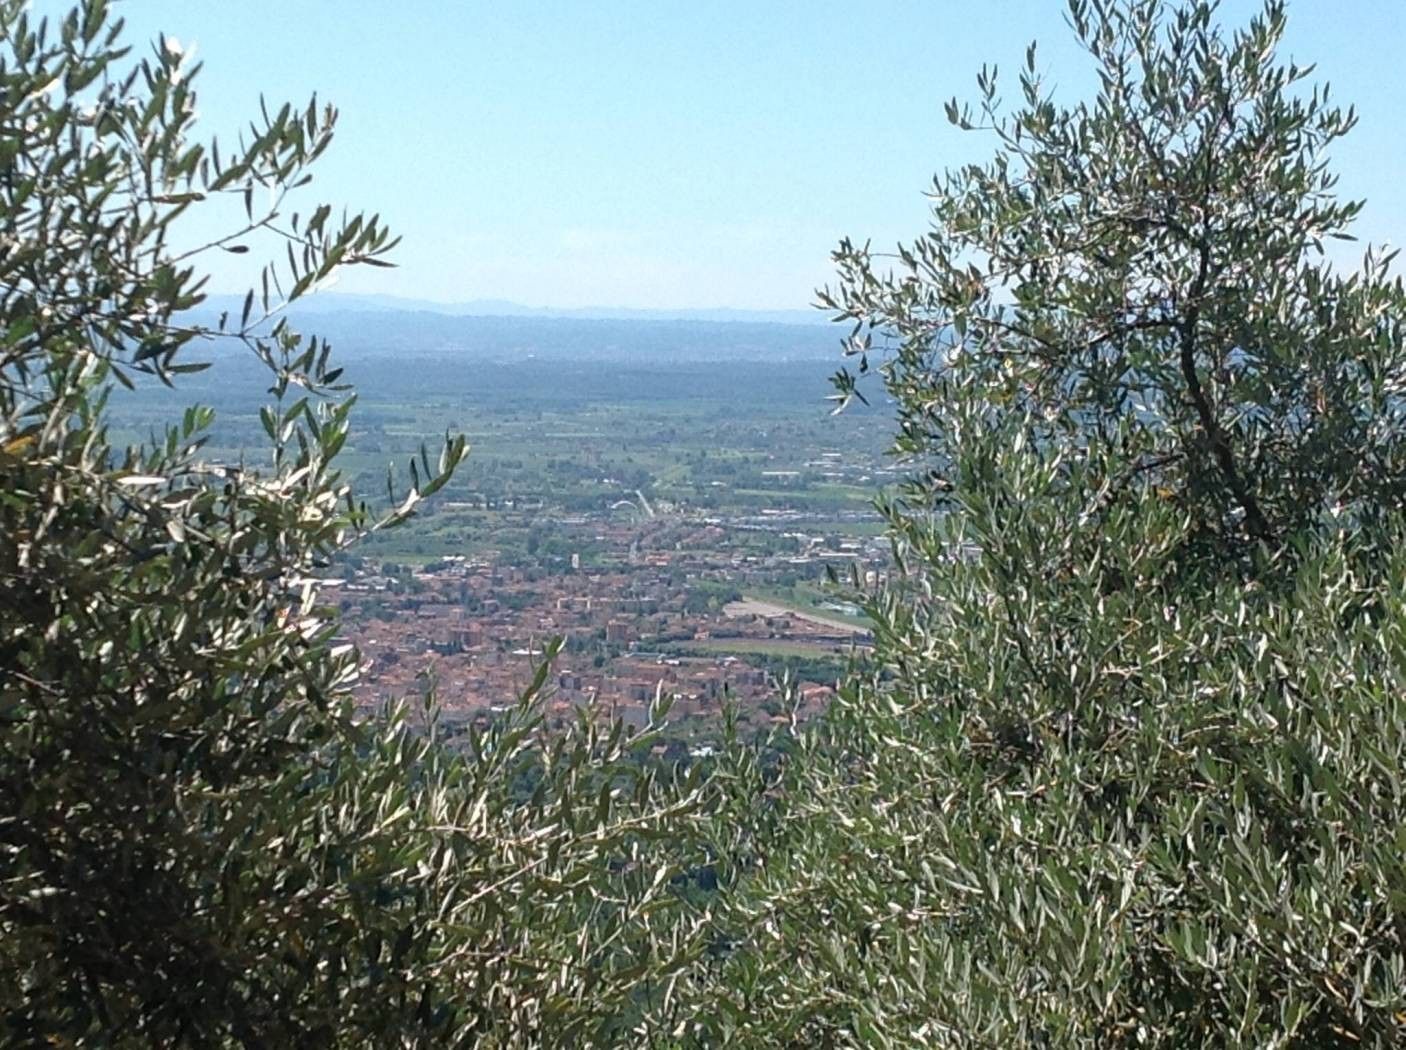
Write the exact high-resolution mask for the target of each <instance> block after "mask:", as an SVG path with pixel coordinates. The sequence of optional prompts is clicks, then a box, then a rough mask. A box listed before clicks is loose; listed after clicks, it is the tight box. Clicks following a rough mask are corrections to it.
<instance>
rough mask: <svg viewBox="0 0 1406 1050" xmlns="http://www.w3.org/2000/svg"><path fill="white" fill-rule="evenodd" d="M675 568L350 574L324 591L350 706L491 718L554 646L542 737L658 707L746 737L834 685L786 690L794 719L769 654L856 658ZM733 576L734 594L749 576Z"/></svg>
mask: <svg viewBox="0 0 1406 1050" xmlns="http://www.w3.org/2000/svg"><path fill="white" fill-rule="evenodd" d="M675 553H678V552H674V551H658V550H653V551H649V552H648V553H647V554H643V555H637V557H636V558H635V563H634V564H625V565H621V566H619V567H617V568H615V569H613V570H601V571H580V570H577V571H572V572H565V573H555V574H542V573H530V572H528V571H525V570H523V569H521V568H512V567H505V566H501V565H498V564H495V563H494V562H493V561H492V560H490V559H473V560H471V559H467V558H463V557H451V558H446V559H443V560H441V561H439V562H437V563H435V564H432V565H430V566H427V567H425V568H422V569H418V570H415V571H413V572H409V571H408V570H407V571H403V572H402V574H401V575H399V576H394V577H393V576H388V575H384V574H382V573H381V572H380V571H360V572H355V573H353V574H351V575H350V576H348V577H347V578H345V579H342V580H328V581H324V587H325V588H327V591H326V592H325V593H326V595H327V596H328V597H329V598H331V599H332V600H334V601H336V602H337V603H338V604H339V605H340V606H341V609H342V622H343V624H344V629H345V631H346V637H345V638H344V639H343V640H344V641H347V642H351V643H353V644H354V645H355V646H356V647H357V649H358V650H359V652H360V654H361V657H362V660H363V664H362V672H361V676H360V680H359V682H358V684H357V685H356V695H357V699H358V702H359V703H360V704H361V705H363V706H365V707H367V708H374V707H378V706H380V705H382V704H384V703H385V702H387V701H389V700H393V699H396V698H400V697H405V696H412V695H416V694H418V693H421V692H423V691H425V689H427V688H431V687H432V688H433V690H434V692H435V695H436V697H437V700H438V702H439V705H440V707H441V709H442V711H443V713H444V717H445V718H446V719H450V720H452V719H469V718H473V717H476V716H485V717H487V716H490V715H491V714H492V713H493V712H494V711H501V710H502V709H504V708H505V707H506V706H508V705H511V704H513V703H514V702H515V701H516V699H517V698H518V697H519V696H520V695H521V694H522V693H523V691H524V690H526V689H527V688H528V686H529V685H530V684H531V683H532V682H533V681H534V678H535V676H536V674H537V670H538V668H539V667H540V666H541V664H542V662H543V660H544V657H545V651H546V647H547V646H548V644H549V642H550V641H551V640H552V639H560V640H561V650H560V652H559V654H558V655H557V657H556V658H555V659H554V660H553V661H552V665H551V668H550V673H549V675H548V677H547V679H546V689H545V690H544V692H545V694H546V695H545V697H544V699H543V703H544V704H545V705H546V717H547V721H548V724H549V725H550V724H562V723H565V722H566V721H568V720H571V719H574V718H575V717H576V712H577V709H578V708H581V707H591V708H594V709H595V710H597V711H601V712H604V713H605V714H607V715H610V716H614V717H619V718H622V719H623V720H625V721H626V722H627V723H629V724H633V725H643V724H645V723H646V722H647V721H648V719H649V712H650V709H651V706H652V705H653V704H654V703H655V702H656V701H657V700H658V699H661V698H667V699H668V700H669V701H671V704H672V706H671V710H670V714H669V718H670V721H671V723H673V724H684V723H689V722H693V723H696V724H698V725H705V724H709V723H712V722H715V721H716V718H717V715H718V713H719V712H720V710H721V708H722V705H723V704H724V703H725V702H726V701H727V700H728V699H729V698H730V699H732V700H734V701H735V702H736V704H737V706H738V709H739V711H740V712H741V714H742V716H743V718H744V720H750V721H752V722H754V723H762V722H764V721H767V720H771V721H784V720H789V719H790V718H792V717H794V716H795V715H796V714H797V713H799V714H800V715H801V716H804V715H806V714H810V713H813V712H814V711H816V710H819V709H820V708H821V707H823V706H824V704H825V703H826V702H827V701H828V699H829V697H830V695H831V684H832V683H830V682H826V681H816V680H812V681H801V682H799V683H797V688H796V700H797V701H798V703H799V709H798V711H797V710H793V707H794V705H788V704H787V702H786V701H785V699H784V698H783V697H782V695H781V692H780V690H779V689H778V686H777V683H776V681H775V678H774V675H773V674H772V673H770V672H769V671H768V670H767V669H766V668H765V667H763V666H757V664H758V663H762V664H765V663H766V662H767V661H766V659H765V657H766V655H767V654H768V653H770V654H771V655H779V654H789V655H796V654H807V653H809V654H813V655H814V656H818V657H825V656H831V657H833V656H835V655H836V654H840V653H842V652H843V651H844V650H845V649H847V648H848V647H850V646H852V645H854V644H857V643H858V644H862V642H863V641H864V632H863V631H862V630H860V629H858V628H855V627H852V626H848V625H846V624H844V623H842V622H839V621H831V620H827V619H826V618H824V617H817V616H814V615H809V614H807V613H805V612H803V611H794V610H789V609H786V608H783V607H781V606H776V605H771V604H767V603H756V602H736V601H732V602H728V601H723V600H719V599H717V598H714V599H713V600H712V601H705V602H703V603H700V602H699V601H698V600H697V598H696V596H695V597H694V598H692V599H691V598H690V590H691V589H690V586H689V584H688V582H687V579H686V578H685V580H684V582H680V574H679V572H678V566H677V565H675V564H673V562H674V561H675V559H674V558H672V557H671V555H673V554H675ZM677 560H679V561H681V562H684V563H687V562H688V561H689V560H690V559H689V558H688V557H687V556H681V557H680V558H679V559H677ZM733 568H734V572H733V573H731V575H732V576H734V577H735V578H736V580H737V581H738V582H739V583H742V582H745V581H746V578H747V577H748V576H749V575H750V573H749V568H750V567H749V566H748V564H747V563H746V561H745V560H744V561H741V562H740V563H739V564H738V565H737V566H735V567H733ZM685 577H687V574H686V573H685ZM724 578H726V577H724Z"/></svg>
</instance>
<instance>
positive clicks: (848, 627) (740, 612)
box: [723, 597, 869, 635]
mask: <svg viewBox="0 0 1406 1050" xmlns="http://www.w3.org/2000/svg"><path fill="white" fill-rule="evenodd" d="M723 615H724V616H732V617H740V616H794V617H795V618H796V619H798V620H805V621H807V622H809V623H815V624H819V625H820V626H822V627H829V628H831V629H833V630H836V631H844V632H845V633H847V634H855V635H859V634H868V633H869V630H868V628H866V627H862V626H859V625H857V624H853V623H846V622H845V621H844V620H837V619H834V618H832V617H829V616H820V615H818V614H816V613H813V612H810V611H808V610H806V609H800V608H797V607H796V606H794V605H781V604H779V603H777V602H773V601H764V600H762V599H760V598H753V597H744V598H743V599H742V600H741V601H738V602H728V603H727V604H726V605H725V606H723Z"/></svg>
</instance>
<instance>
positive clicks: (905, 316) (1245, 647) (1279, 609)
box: [700, 0, 1406, 1047]
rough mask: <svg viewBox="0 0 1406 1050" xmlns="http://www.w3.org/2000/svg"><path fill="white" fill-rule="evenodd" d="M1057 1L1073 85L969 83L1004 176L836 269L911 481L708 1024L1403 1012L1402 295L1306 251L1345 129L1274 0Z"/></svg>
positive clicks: (1238, 1020)
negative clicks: (1330, 156)
mask: <svg viewBox="0 0 1406 1050" xmlns="http://www.w3.org/2000/svg"><path fill="white" fill-rule="evenodd" d="M1068 16H1069V19H1068V20H1069V23H1070V25H1071V28H1072V31H1073V32H1074V34H1075V35H1076V37H1077V39H1078V40H1079V42H1080V43H1081V44H1082V45H1083V50H1084V53H1086V54H1087V56H1088V59H1089V61H1090V62H1091V64H1092V67H1093V70H1094V72H1095V73H1096V77H1097V80H1096V83H1097V90H1096V93H1095V94H1094V96H1093V97H1092V98H1091V99H1089V100H1087V101H1078V100H1072V99H1068V98H1066V97H1062V96H1060V95H1058V94H1056V93H1055V92H1053V91H1052V90H1051V89H1050V88H1049V87H1048V86H1047V84H1046V81H1045V79H1044V78H1043V77H1042V73H1041V63H1040V61H1039V59H1038V57H1037V52H1036V50H1035V48H1034V47H1032V48H1031V49H1030V50H1029V52H1028V53H1027V55H1026V62H1025V66H1024V69H1023V70H1022V71H1021V72H1020V73H1019V75H1018V77H1017V78H1016V81H1017V82H1016V88H1015V91H1014V94H1015V95H1016V96H1017V102H1016V104H1015V105H1014V107H1013V108H1008V107H1007V106H1005V105H1003V104H1002V103H1001V94H1000V90H999V88H998V83H999V82H998V79H997V73H996V70H995V69H986V70H983V72H982V74H981V76H980V78H979V80H978V86H979V96H978V99H977V101H976V102H975V103H974V104H972V105H964V104H961V103H957V102H953V103H952V104H951V105H949V107H948V114H949V116H950V118H951V119H952V121H954V122H955V123H956V124H957V125H959V126H960V127H963V128H969V129H972V130H973V131H974V132H976V133H979V134H984V135H986V136H987V137H989V138H990V139H991V140H992V142H993V143H994V155H993V156H992V158H991V160H990V161H989V162H987V163H984V164H972V165H966V166H963V167H960V168H958V169H956V170H951V171H948V172H947V173H945V174H944V175H942V176H940V177H938V178H937V179H936V180H935V181H934V184H933V186H932V190H931V199H932V224H931V227H930V228H929V230H928V231H927V232H926V233H925V234H924V235H923V236H922V237H920V238H919V239H918V240H916V241H915V242H913V243H911V244H907V245H903V246H900V247H899V248H898V249H897V250H896V252H894V253H893V254H891V255H884V254H880V253H877V252H874V251H873V250H872V249H871V248H870V247H869V246H867V245H865V246H860V245H857V244H854V243H848V242H847V243H844V244H842V246H841V248H840V250H839V251H838V252H837V254H836V261H837V265H838V268H839V281H838V283H837V285H836V286H835V287H834V288H831V289H827V290H826V291H825V292H824V293H823V294H822V300H823V303H824V305H826V306H827V307H829V308H831V309H832V310H833V311H834V312H835V313H836V315H837V316H838V317H840V318H842V319H844V320H845V321H847V322H848V323H850V324H851V325H852V326H853V327H852V332H851V335H850V337H849V339H848V341H847V347H848V350H849V352H850V353H851V354H852V355H853V356H854V358H855V361H856V364H855V365H854V366H851V367H847V368H846V369H845V370H843V371H842V372H841V373H840V374H839V375H838V376H837V377H836V378H837V385H838V388H839V389H838V390H837V392H836V396H837V397H838V398H839V399H840V400H842V401H843V400H846V399H848V398H852V397H863V396H865V391H866V383H867V382H868V381H869V377H870V376H871V375H873V374H877V376H878V378H879V380H880V381H881V382H882V384H883V387H884V390H885V392H886V393H887V394H888V396H889V397H891V398H892V399H893V401H894V402H895V403H896V405H897V411H898V424H899V426H898V436H897V439H896V441H895V451H896V453H897V454H898V455H900V456H901V457H904V461H905V462H908V463H909V464H910V465H911V468H912V477H911V480H910V483H909V484H908V485H906V486H905V487H904V488H903V489H902V490H901V491H900V492H898V493H897V494H896V495H895V496H894V497H893V498H892V499H891V500H889V501H888V502H887V503H886V504H884V507H883V509H884V511H885V513H886V515H887V517H888V521H889V523H890V527H891V533H892V536H893V542H894V552H895V559H896V568H895V572H894V574H893V576H894V578H893V580H892V581H891V582H890V583H889V584H888V585H886V586H885V587H883V588H881V589H879V590H878V591H876V592H873V593H869V594H867V596H865V600H866V602H867V605H868V608H869V611H870V613H871V614H872V616H873V619H874V629H875V635H876V650H875V654H874V659H873V666H872V667H871V668H870V669H868V670H867V671H863V672H860V673H857V674H856V675H854V676H853V677H852V678H851V680H850V681H849V682H848V683H847V684H846V686H845V688H844V689H843V690H842V693H841V696H840V698H839V700H838V701H837V703H836V705H835V708H834V709H833V710H832V712H831V715H830V717H829V718H828V719H826V720H825V721H823V722H822V723H820V724H818V725H817V726H815V727H812V728H811V729H810V730H808V731H806V732H805V733H804V734H802V737H801V739H800V740H799V741H798V742H797V746H796V749H795V751H794V753H793V754H792V755H790V756H789V757H788V760H787V763H786V765H785V770H784V774H783V777H782V783H781V785H780V786H779V787H778V788H776V789H775V790H773V791H771V792H770V793H769V794H768V802H767V807H766V809H765V811H764V816H759V817H758V819H757V821H756V823H755V825H754V826H753V827H752V828H751V829H750V830H749V831H746V832H743V833H740V834H741V841H742V843H743V846H742V847H740V848H739V849H738V851H737V855H738V856H745V857H747V858H749V861H748V863H747V865H746V870H745V871H740V872H739V873H738V874H737V878H738V880H739V883H740V885H741V887H742V888H741V890H740V891H739V892H738V893H736V894H733V895H731V896H729V898H728V899H727V901H726V908H725V912H726V915H725V917H723V918H720V920H719V921H720V922H723V923H725V924H726V926H727V931H728V932H727V934H726V936H727V937H728V938H729V943H730V944H731V945H733V946H734V948H735V950H733V951H731V952H730V953H729V954H728V955H727V957H726V958H725V959H722V960H720V961H719V962H718V963H717V973H718V976H717V979H716V981H715V982H714V983H712V984H711V985H710V986H709V989H708V992H707V994H708V995H710V996H712V997H713V1000H714V1001H713V1002H712V1004H711V1006H710V1007H709V1008H708V1011H707V1016H708V1017H709V1018H711V1019H712V1026H711V1027H710V1028H709V1029H708V1031H709V1032H710V1033H711V1034H712V1035H713V1036H716V1037H717V1038H718V1039H720V1040H728V1041H730V1042H729V1045H733V1044H749V1045H797V1046H802V1045H804V1046H815V1045H848V1046H863V1047H879V1046H893V1047H911V1046H923V1045H932V1046H965V1045H972V1046H992V1047H997V1046H1000V1047H1004V1046H1017V1045H1020V1046H1024V1045H1031V1046H1090V1047H1095V1046H1096V1047H1108V1046H1121V1045H1161V1046H1207V1047H1210V1046H1217V1047H1218V1046H1229V1045H1236V1046H1302V1047H1309V1046H1312V1047H1319V1046H1336V1045H1341V1046H1364V1045H1373V1046H1388V1045H1399V1043H1400V1041H1401V1040H1402V1039H1403V1038H1404V1037H1406V911H1403V908H1406V868H1403V866H1402V864H1401V860H1400V856H1401V846H1402V839H1401V813H1402V806H1403V802H1404V801H1406V796H1404V795H1403V792H1406V780H1403V776H1402V773H1401V770H1402V768H1403V764H1406V706H1403V699H1402V696H1403V693H1402V686H1403V684H1406V649H1403V641H1406V605H1403V601H1402V599H1403V596H1406V592H1403V585H1402V580H1403V570H1406V563H1403V554H1402V545H1401V542H1400V540H1401V539H1402V536H1403V533H1402V528H1401V505H1402V494H1403V490H1402V484H1403V482H1402V478H1403V473H1402V469H1401V468H1402V453H1403V448H1406V444H1404V443H1406V428H1403V419H1402V391H1403V386H1402V384H1403V380H1406V345H1403V338H1402V337H1403V330H1402V324H1403V318H1404V317H1406V296H1403V291H1402V287H1401V284H1400V282H1399V280H1397V279H1396V278H1395V277H1393V276H1392V272H1391V270H1390V265H1389V264H1390V256H1388V255H1385V254H1382V253H1378V252H1372V251H1368V252H1367V253H1366V255H1365V259H1364V261H1363V263H1362V265H1361V266H1360V267H1356V268H1345V267H1343V266H1341V265H1334V264H1333V263H1332V262H1331V261H1330V260H1331V259H1332V258H1334V257H1335V256H1330V255H1328V254H1327V253H1326V251H1325V246H1326V245H1327V243H1328V242H1329V241H1330V240H1331V239H1333V238H1340V237H1344V236H1346V235H1347V231H1348V226H1349V223H1350V222H1351V220H1352V219H1353V218H1354V217H1355V216H1356V215H1357V214H1358V210H1359V208H1358V205H1357V204H1356V203H1349V202H1344V201H1341V200H1339V199H1338V198H1337V197H1336V196H1335V194H1334V177H1333V175H1332V172H1331V170H1330V169H1329V168H1328V166H1327V160H1326V151H1327V149H1328V148H1329V147H1330V146H1331V145H1332V144H1333V143H1335V142H1336V141H1337V140H1339V139H1340V138H1341V136H1343V135H1344V134H1345V133H1347V132H1348V131H1349V129H1350V128H1351V126H1352V124H1353V120H1354V118H1353V115H1352V112H1351V110H1347V109H1342V108H1339V107H1338V106H1336V105H1335V104H1333V103H1332V102H1331V100H1330V97H1329V94H1328V91H1327V89H1326V88H1324V87H1317V86H1314V85H1313V84H1312V83H1311V81H1310V79H1309V78H1310V77H1311V70H1310V69H1309V68H1307V67H1303V66H1298V65H1295V64H1293V63H1291V62H1286V61H1284V60H1283V59H1282V58H1280V57H1279V55H1278V45H1279V43H1280V39H1281V35H1282V32H1283V28H1284V19H1285V13H1284V9H1283V5H1282V4H1280V3H1278V2H1276V0H1270V2H1268V3H1266V4H1265V5H1264V6H1263V9H1262V11H1261V12H1260V13H1259V15H1258V16H1257V17H1255V18H1254V19H1253V20H1251V21H1250V22H1249V23H1248V24H1246V25H1245V26H1243V27H1241V28H1237V29H1233V30H1226V29H1223V28H1222V27H1221V26H1220V25H1219V24H1218V21H1217V18H1218V15H1217V5H1216V4H1215V3H1213V2H1210V0H1070V3H1069V5H1068ZM749 842H750V843H751V845H750V846H747V845H746V844H747V843H749ZM701 1013H703V1007H702V1005H701V1004H700V1014H701Z"/></svg>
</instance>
